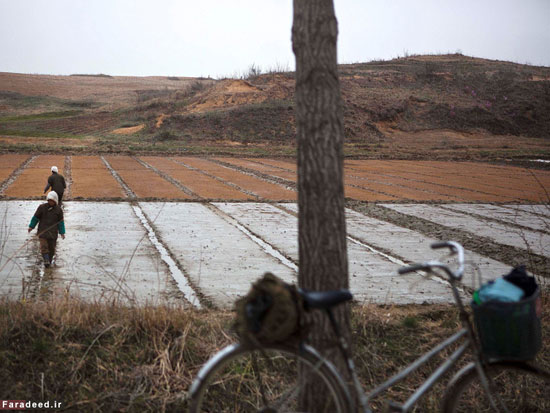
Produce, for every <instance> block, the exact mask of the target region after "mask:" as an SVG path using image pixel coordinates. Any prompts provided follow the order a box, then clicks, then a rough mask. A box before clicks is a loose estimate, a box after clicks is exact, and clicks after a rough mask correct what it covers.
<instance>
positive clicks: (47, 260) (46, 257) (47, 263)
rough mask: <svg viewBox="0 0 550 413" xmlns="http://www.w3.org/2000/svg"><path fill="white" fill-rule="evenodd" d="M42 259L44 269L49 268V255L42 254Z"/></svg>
mask: <svg viewBox="0 0 550 413" xmlns="http://www.w3.org/2000/svg"><path fill="white" fill-rule="evenodd" d="M42 258H44V267H46V268H49V267H50V254H42Z"/></svg>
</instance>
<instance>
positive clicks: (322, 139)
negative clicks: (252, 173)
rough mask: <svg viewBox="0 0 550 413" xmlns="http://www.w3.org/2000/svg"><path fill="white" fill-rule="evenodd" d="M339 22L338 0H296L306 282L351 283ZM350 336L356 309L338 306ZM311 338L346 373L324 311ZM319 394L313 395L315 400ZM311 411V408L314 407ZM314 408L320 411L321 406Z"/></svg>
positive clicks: (323, 286)
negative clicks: (351, 317)
mask: <svg viewBox="0 0 550 413" xmlns="http://www.w3.org/2000/svg"><path fill="white" fill-rule="evenodd" d="M337 35H338V25H337V21H336V17H335V14H334V6H333V3H332V0H294V22H293V27H292V48H293V51H294V54H295V56H296V93H295V99H296V133H297V143H298V209H299V213H298V233H299V235H298V237H299V268H300V269H299V275H298V283H299V286H300V287H301V288H304V289H311V290H320V291H322V290H333V289H340V288H348V283H349V282H348V260H347V250H346V222H345V215H344V182H343V115H342V104H341V97H340V84H339V80H338V73H337V60H336V38H337ZM334 313H335V317H336V320H337V321H338V323H339V324H340V326H341V328H342V332H343V334H344V336H345V337H346V339H348V342H349V337H350V322H349V321H350V320H349V308H348V306H347V305H345V306H339V307H337V308H335V309H334ZM311 321H312V322H313V326H312V328H311V329H310V335H309V339H310V342H311V343H312V345H313V346H314V347H316V348H317V349H318V350H320V351H321V352H322V353H323V354H324V355H325V356H327V357H329V358H330V359H331V360H332V361H333V362H334V363H335V364H336V366H337V367H338V369H339V370H340V371H341V372H342V373H343V374H345V373H346V368H345V364H344V361H343V358H342V357H341V355H340V354H339V352H338V350H337V348H336V347H335V339H334V334H333V333H332V329H331V327H330V324H329V322H328V319H327V317H326V316H325V315H324V314H313V315H312V320H311ZM313 399H314V398H309V400H310V401H311V400H313ZM310 410H311V409H310ZM313 411H315V410H314V409H313Z"/></svg>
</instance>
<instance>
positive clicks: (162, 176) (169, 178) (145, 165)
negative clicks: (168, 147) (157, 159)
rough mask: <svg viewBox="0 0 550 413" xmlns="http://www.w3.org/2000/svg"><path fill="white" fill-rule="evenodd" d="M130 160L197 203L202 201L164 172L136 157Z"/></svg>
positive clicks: (201, 198) (198, 196)
mask: <svg viewBox="0 0 550 413" xmlns="http://www.w3.org/2000/svg"><path fill="white" fill-rule="evenodd" d="M132 159H134V160H135V161H137V162H139V163H140V164H141V165H143V166H144V167H145V168H147V169H150V170H151V171H153V172H155V173H156V174H157V175H159V176H160V177H161V178H163V179H165V180H167V181H168V182H170V183H171V184H172V185H174V186H176V187H177V188H179V189H181V190H182V191H183V192H185V193H186V194H187V195H189V196H191V197H194V198H197V199H198V200H199V201H201V200H204V198H203V197H201V196H200V195H198V194H196V193H195V192H193V191H192V190H191V189H189V188H187V187H186V186H185V185H183V184H182V183H181V182H180V181H178V180H177V179H175V178H172V177H171V176H170V175H168V174H167V173H166V172H163V171H161V170H160V169H158V168H155V167H154V166H153V165H151V164H149V163H147V162H145V161H144V160H142V159H139V158H138V157H137V156H132Z"/></svg>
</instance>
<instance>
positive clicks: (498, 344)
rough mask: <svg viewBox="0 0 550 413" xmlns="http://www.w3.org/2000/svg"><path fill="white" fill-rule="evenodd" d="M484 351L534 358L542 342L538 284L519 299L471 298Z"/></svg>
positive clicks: (500, 356)
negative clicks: (528, 295) (530, 293)
mask: <svg viewBox="0 0 550 413" xmlns="http://www.w3.org/2000/svg"><path fill="white" fill-rule="evenodd" d="M472 308H473V311H474V320H475V324H476V328H477V332H478V334H479V339H480V342H481V348H482V350H483V353H484V354H485V355H486V356H488V357H489V358H494V359H503V360H531V359H534V358H535V356H536V355H537V353H538V351H539V350H540V348H541V345H542V333H541V325H540V317H541V301H540V290H539V287H537V289H536V290H535V292H534V293H533V294H532V295H531V296H530V297H527V298H526V299H524V300H521V301H519V302H516V303H508V302H497V301H489V302H486V303H483V304H476V303H475V302H472Z"/></svg>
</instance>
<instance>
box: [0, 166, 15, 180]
mask: <svg viewBox="0 0 550 413" xmlns="http://www.w3.org/2000/svg"><path fill="white" fill-rule="evenodd" d="M12 172H13V168H0V183H2V182H4V181H5V180H6V179H8V177H9V176H10V175H11V174H12Z"/></svg>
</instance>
